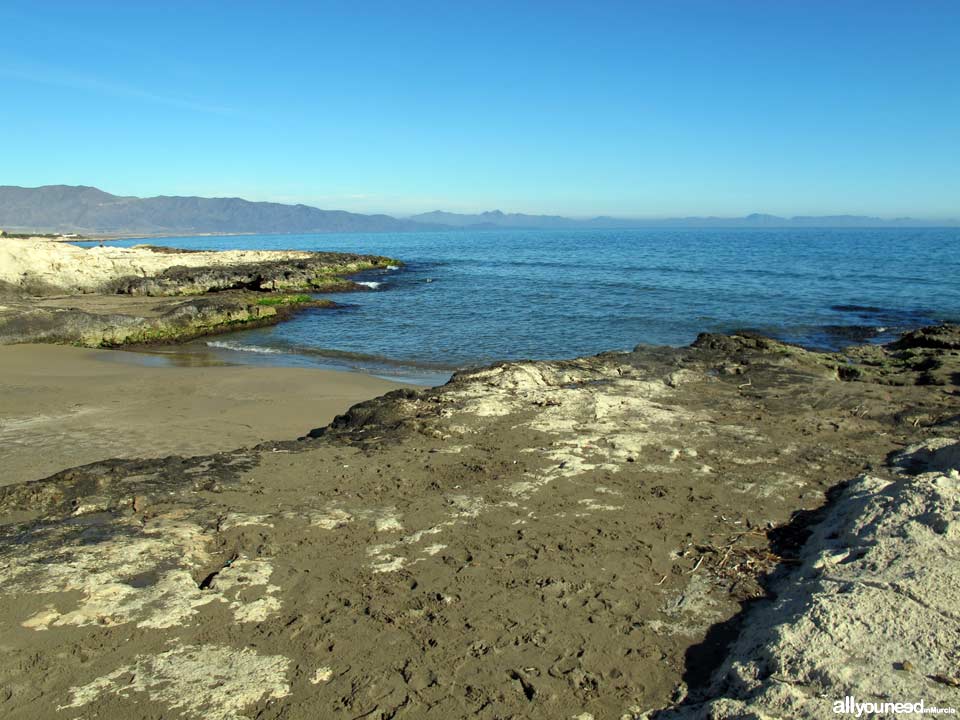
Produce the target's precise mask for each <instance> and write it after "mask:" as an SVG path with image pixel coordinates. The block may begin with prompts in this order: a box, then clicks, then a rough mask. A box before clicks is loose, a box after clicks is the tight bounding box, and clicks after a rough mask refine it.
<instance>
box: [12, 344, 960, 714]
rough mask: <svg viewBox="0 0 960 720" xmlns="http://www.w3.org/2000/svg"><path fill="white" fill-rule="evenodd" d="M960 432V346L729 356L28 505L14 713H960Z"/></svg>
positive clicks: (423, 398)
mask: <svg viewBox="0 0 960 720" xmlns="http://www.w3.org/2000/svg"><path fill="white" fill-rule="evenodd" d="M958 438H960V329H958V328H957V327H955V326H940V327H936V328H928V329H925V330H922V331H917V332H914V333H910V334H908V335H906V336H904V337H903V338H902V339H901V340H899V341H898V342H897V343H894V344H892V345H888V346H885V347H879V346H861V347H856V348H851V349H849V350H848V351H846V352H843V353H831V354H827V353H815V352H808V351H805V350H803V349H800V348H798V347H794V346H790V345H785V344H782V343H779V342H775V341H773V340H769V339H766V338H762V337H758V336H754V335H748V334H736V335H730V336H723V335H704V336H701V337H700V338H699V339H698V340H697V341H696V342H695V343H694V344H693V345H692V346H690V347H687V348H664V347H638V348H636V349H635V350H634V351H632V352H627V353H606V354H602V355H598V356H595V357H589V358H580V359H576V360H569V361H555V362H514V363H503V364H498V365H494V366H491V367H488V368H483V369H478V370H472V371H466V372H462V373H459V374H457V375H455V376H454V378H453V379H452V380H451V381H450V382H449V383H448V384H447V385H445V386H443V387H440V388H433V389H424V390H409V389H401V390H396V391H394V392H391V393H388V394H386V395H384V396H382V397H380V398H378V399H375V400H371V401H368V402H364V403H361V404H359V405H355V406H353V407H352V408H351V409H350V410H349V411H348V412H346V413H345V414H343V415H341V416H340V417H338V418H337V419H336V420H334V421H333V423H331V424H330V425H328V426H326V427H322V428H318V429H316V430H314V431H312V432H310V433H308V434H306V435H305V436H304V437H302V438H300V439H299V440H290V441H286V442H269V443H264V444H261V445H259V446H256V447H252V448H244V449H239V450H235V451H231V452H223V453H217V454H213V455H205V456H197V457H176V456H175V457H167V458H161V459H143V460H136V459H134V460H131V459H123V460H110V461H105V462H98V463H94V464H92V465H86V466H83V467H78V468H74V469H71V470H67V471H64V472H61V473H58V474H56V475H54V476H52V477H49V478H47V479H44V480H40V481H36V482H29V483H19V484H15V485H11V486H8V487H4V488H0V534H2V536H3V540H4V541H3V543H2V545H0V637H2V641H0V642H2V645H3V647H4V653H3V654H2V659H0V688H2V691H0V709H2V711H3V714H4V716H5V717H10V718H27V717H29V718H46V717H50V718H53V717H56V718H61V719H63V720H71V719H73V718H81V717H85V718H86V717H98V718H121V717H145V716H147V715H148V714H149V715H150V716H157V717H185V718H197V719H199V718H217V719H223V720H235V719H240V718H254V717H256V718H286V719H293V718H316V717H330V718H340V717H342V718H376V719H379V720H386V719H387V718H431V717H436V718H444V719H445V720H446V719H451V718H474V717H475V718H491V719H493V718H551V719H552V718H578V719H579V720H590V719H591V718H593V719H595V720H601V719H606V718H618V719H619V718H627V719H628V720H629V719H631V718H634V719H635V718H641V717H653V718H674V717H691V718H693V717H697V718H699V717H713V718H820V717H825V716H829V715H831V714H832V713H831V707H832V703H833V701H835V700H842V698H843V696H844V695H849V694H853V695H856V696H857V699H858V701H863V700H868V701H869V700H876V699H884V698H889V699H893V700H903V701H911V702H912V701H915V700H919V699H924V700H925V702H926V703H927V705H928V706H929V705H941V706H954V707H960V689H958V688H957V683H958V681H957V676H958V674H960V673H958V667H957V658H958V657H960V606H958V602H957V597H956V593H955V592H954V591H953V588H955V587H956V584H957V579H958V578H960V553H958V550H957V548H958V545H957V539H958V537H960V535H958V533H960V474H958V470H960V457H958V447H960V445H958V442H960V440H958ZM145 708H149V709H148V710H145ZM145 713H146V714H145Z"/></svg>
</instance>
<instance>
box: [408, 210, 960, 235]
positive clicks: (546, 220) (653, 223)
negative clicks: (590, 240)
mask: <svg viewBox="0 0 960 720" xmlns="http://www.w3.org/2000/svg"><path fill="white" fill-rule="evenodd" d="M410 219H411V220H415V221H416V222H418V223H424V224H428V225H443V226H446V227H454V228H464V229H478V230H479V229H486V228H515V229H521V228H539V229H558V230H573V229H591V228H592V229H598V230H599V229H611V228H646V227H674V228H683V227H692V228H708V227H716V228H725V227H729V228H734V227H785V228H791V227H793V228H796V227H942V226H956V225H960V221H958V220H942V221H930V220H916V219H914V218H895V219H892V220H886V219H884V218H878V217H869V216H866V215H822V216H805V215H798V216H794V217H789V218H787V217H780V216H778V215H764V214H761V213H754V214H752V215H747V216H745V217H736V218H723V217H683V218H653V219H651V218H612V217H602V216H601V217H595V218H586V219H576V218H566V217H560V216H559V215H524V214H522V213H503V212H501V211H500V210H492V211H490V212H484V213H479V214H477V215H463V214H459V213H450V212H443V211H440V210H436V211H434V212H428V213H423V214H421V215H414V216H412V217H411V218H410Z"/></svg>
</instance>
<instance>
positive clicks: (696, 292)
mask: <svg viewBox="0 0 960 720" xmlns="http://www.w3.org/2000/svg"><path fill="white" fill-rule="evenodd" d="M142 242H147V241H144V240H126V241H121V242H120V243H119V244H125V245H134V244H138V243H142ZM149 242H150V243H152V244H157V245H175V246H178V247H185V248H196V249H218V250H219V249H233V248H263V249H304V250H341V251H349V252H363V253H376V254H383V255H389V256H392V257H397V258H399V259H401V260H403V261H404V262H405V263H406V265H405V266H404V267H403V268H402V269H399V270H395V271H375V272H370V273H363V274H362V276H359V277H358V278H357V279H358V280H360V281H361V282H364V283H367V284H368V285H367V287H368V291H365V292H358V293H352V294H346V295H344V294H339V295H330V296H329V297H330V298H331V299H333V300H335V301H336V302H338V303H341V304H342V305H343V307H342V308H340V309H336V310H308V311H306V312H304V313H303V314H301V315H299V316H298V317H296V318H295V319H293V320H291V321H289V322H286V323H283V324H281V325H278V326H275V327H271V328H263V329H257V330H249V331H243V332H238V333H234V334H231V335H226V336H220V337H217V338H211V339H207V340H206V341H204V343H203V344H204V347H206V348H207V349H208V351H212V352H214V353H215V354H216V355H217V356H218V357H222V358H223V359H226V360H232V361H243V362H255V363H268V364H278V363H280V364H297V365H321V366H325V367H335V368H349V369H356V370H361V371H364V372H370V373H373V374H377V375H382V376H387V377H397V376H399V377H402V378H404V379H408V380H414V381H420V382H428V383H433V382H440V381H442V380H443V379H444V378H445V377H446V376H448V375H449V373H450V372H451V371H452V370H453V369H455V368H457V367H463V366H468V365H476V364H481V363H487V362H491V361H494V360H501V359H517V358H535V359H539V358H560V357H573V356H577V355H585V354H593V353H597V352H601V351H603V350H611V349H629V348H632V347H633V346H635V345H637V344H639V343H653V344H669V345H683V344H687V343H689V342H691V341H692V340H693V339H694V338H695V337H696V336H697V334H698V333H699V332H704V331H714V332H722V331H729V330H734V329H744V328H749V329H755V330H759V331H761V332H764V333H767V334H770V335H773V336H776V337H779V338H782V339H785V340H789V341H792V342H797V343H800V344H803V345H806V346H810V347H819V348H839V347H843V346H845V345H850V344H852V343H856V342H876V341H884V340H887V339H889V338H891V337H893V336H895V335H896V334H897V333H898V332H901V331H903V330H904V329H908V328H911V327H916V326H919V325H923V324H927V323H931V322H935V321H939V320H944V319H957V318H960V279H958V278H960V229H957V228H945V229H936V228H929V229H928V228H925V229H802V230H753V229H749V230H747V229H744V230H694V229H688V230H666V229H664V230H657V229H645V230H632V231H630V230H609V231H533V230H525V231H504V230H489V231H479V232H449V233H444V232H431V233H402V234H335V235H330V234H322V235H247V236H231V237H192V238H182V237H178V238H163V239H156V240H150V241H149Z"/></svg>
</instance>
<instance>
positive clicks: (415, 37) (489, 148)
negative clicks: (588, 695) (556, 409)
mask: <svg viewBox="0 0 960 720" xmlns="http://www.w3.org/2000/svg"><path fill="white" fill-rule="evenodd" d="M0 26H2V27H3V28H4V29H5V32H4V36H5V39H4V46H3V51H2V52H0V88H2V93H0V97H2V102H3V105H4V107H3V108H2V110H0V184H16V185H28V186H32V185H41V184H52V183H68V184H87V185H96V186H98V187H101V188H103V189H104V190H107V191H109V192H114V193H118V194H130V195H154V194H170V195H174V194H178V195H186V194H197V195H208V196H213V195H216V196H225V195H226V196H234V195H236V196H241V197H247V198H250V199H255V200H276V201H280V202H305V203H308V204H313V205H318V206H320V207H325V208H342V209H346V210H353V211H357V212H373V211H384V212H390V213H394V214H409V213H414V212H420V211H426V210H433V209H447V210H456V211H478V210H487V209H493V208H500V209H503V210H505V211H522V212H550V213H560V214H566V215H575V216H584V215H593V214H609V215H619V216H637V217H658V216H675V215H687V214H698V215H708V214H715V215H740V214H744V213H749V212H770V213H777V214H787V215H791V214H829V213H855V214H876V215H882V216H899V215H912V216H915V217H925V218H937V217H956V216H960V48H958V37H960V2H956V0H904V1H903V2H885V1H883V0H871V1H869V2H854V1H849V2H848V1H845V0H757V1H755V2H747V1H740V2H737V1H735V0H731V1H724V0H710V1H709V2H707V1H702V2H694V1H692V0H690V1H687V0H662V2H642V1H635V2H622V3H621V2H602V1H597V0H594V2H580V3H567V2H563V1H562V0H561V1H551V2H496V1H493V0H491V1H485V2H479V1H478V2H460V1H455V0H447V1H446V2H435V3H434V2H362V1H357V0H354V2H349V3H348V2H343V3H339V2H328V3H324V2H303V3H298V2H272V3H269V2H256V3H255V2H243V1H242V0H240V1H236V0H235V1H233V2H198V1H196V0H193V1H191V2H185V1H183V2H181V1H180V0H164V2H139V1H137V2H132V1H130V0H125V1H124V2H96V1H94V0H85V1H84V2H75V1H71V2H53V1H51V0H47V1H46V2H42V3H39V2H36V0H30V1H28V2H21V1H20V0H3V2H2V4H0Z"/></svg>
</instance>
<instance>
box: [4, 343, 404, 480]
mask: <svg viewBox="0 0 960 720" xmlns="http://www.w3.org/2000/svg"><path fill="white" fill-rule="evenodd" d="M184 360H185V361H190V360H192V361H195V362H196V361H198V360H199V361H200V362H201V363H203V359H202V358H198V357H197V356H192V357H191V358H186V359H184ZM0 367H2V368H3V374H2V377H0V395H2V396H3V399H4V402H3V407H2V410H0V464H2V466H3V469H4V470H3V474H2V476H0V486H2V485H11V484H15V483H22V482H27V481H30V480H37V479H39V478H43V477H47V476H49V475H52V474H54V473H56V472H59V471H61V470H65V469H67V468H70V467H75V466H77V465H84V464H87V463H91V462H96V461H100V460H106V459H108V458H131V457H143V458H149V457H162V456H165V455H186V456H190V455H201V454H209V453H215V452H220V451H225V450H232V449H234V448H237V447H241V446H244V445H248V446H249V445H256V444H258V443H261V442H265V441H268V440H278V441H279V440H288V439H290V438H292V437H297V436H300V435H304V434H306V433H307V432H308V431H309V430H310V429H311V428H313V427H317V426H318V425H323V424H326V423H328V422H329V421H330V420H332V419H333V418H334V417H335V416H336V415H339V414H341V413H343V412H345V411H346V410H347V409H348V408H349V407H350V406H352V405H354V404H356V403H358V402H361V401H363V400H368V399H371V398H373V397H376V396H378V395H382V394H383V393H385V392H388V391H390V390H394V389H397V388H401V387H406V386H405V385H403V384H400V383H397V382H391V381H388V380H382V379H378V378H375V377H370V376H367V375H363V374H360V373H350V372H338V371H333V370H319V369H310V368H281V367H266V368H264V367H254V366H249V365H247V366H240V365H232V366H228V365H220V366H217V365H208V366H203V365H201V366H194V367H189V366H180V367H177V366H174V365H172V364H169V363H163V364H156V365H154V366H152V367H151V366H150V365H149V364H144V363H140V362H136V359H135V358H131V353H128V352H125V351H114V350H94V349H87V348H75V347H56V346H53V345H29V344H20V345H5V346H0Z"/></svg>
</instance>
